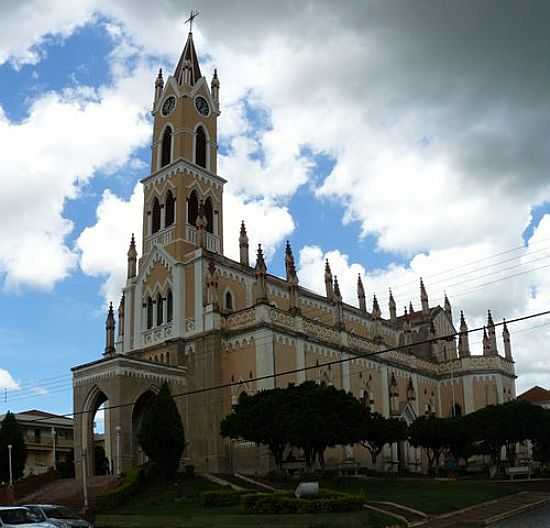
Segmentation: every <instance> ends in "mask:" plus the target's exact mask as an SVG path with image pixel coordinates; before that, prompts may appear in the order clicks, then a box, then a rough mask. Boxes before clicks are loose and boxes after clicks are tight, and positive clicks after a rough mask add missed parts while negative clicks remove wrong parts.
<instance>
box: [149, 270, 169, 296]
mask: <svg viewBox="0 0 550 528" xmlns="http://www.w3.org/2000/svg"><path fill="white" fill-rule="evenodd" d="M171 278H172V274H171V273H170V270H169V269H168V268H167V267H166V266H165V265H164V264H162V263H161V262H157V263H156V264H155V265H154V266H153V269H152V270H151V271H150V272H149V274H148V275H147V278H146V280H145V283H144V286H145V288H144V290H145V291H147V290H149V292H153V290H154V289H155V286H157V285H158V287H159V288H160V290H161V292H162V293H163V294H164V295H165V294H166V283H167V281H168V280H170V279H171Z"/></svg>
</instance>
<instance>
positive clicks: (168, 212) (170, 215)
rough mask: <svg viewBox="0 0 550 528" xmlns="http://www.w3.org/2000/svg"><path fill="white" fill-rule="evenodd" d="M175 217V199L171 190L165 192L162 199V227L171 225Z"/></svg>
mask: <svg viewBox="0 0 550 528" xmlns="http://www.w3.org/2000/svg"><path fill="white" fill-rule="evenodd" d="M175 219H176V200H175V198H174V194H173V193H172V191H171V190H168V192H167V193H166V198H165V199H164V227H168V226H171V225H172V224H173V223H174V221H175Z"/></svg>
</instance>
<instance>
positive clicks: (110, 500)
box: [96, 469, 144, 511]
mask: <svg viewBox="0 0 550 528" xmlns="http://www.w3.org/2000/svg"><path fill="white" fill-rule="evenodd" d="M143 482H144V479H143V476H142V474H141V470H135V469H134V470H131V471H129V472H128V474H127V475H126V477H125V478H124V481H123V482H122V483H121V484H119V485H118V486H117V487H116V488H113V489H112V490H109V491H108V492H107V493H104V494H102V495H98V496H97V498H96V509H97V510H98V511H105V510H112V509H114V508H117V507H118V506H120V505H121V504H123V503H124V502H126V501H127V500H128V499H130V498H131V497H133V496H134V495H135V494H136V493H137V492H138V491H139V490H140V489H141V488H142V487H143Z"/></svg>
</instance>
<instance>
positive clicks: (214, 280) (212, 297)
mask: <svg viewBox="0 0 550 528" xmlns="http://www.w3.org/2000/svg"><path fill="white" fill-rule="evenodd" d="M206 303H207V304H208V305H209V306H211V307H212V309H213V310H214V311H217V310H218V309H219V302H218V271H217V269H216V264H215V263H214V260H213V259H212V258H209V259H208V274H207V279H206Z"/></svg>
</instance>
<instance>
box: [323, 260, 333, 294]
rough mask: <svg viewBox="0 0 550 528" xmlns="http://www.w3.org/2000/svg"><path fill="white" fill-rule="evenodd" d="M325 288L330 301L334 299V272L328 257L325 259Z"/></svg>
mask: <svg viewBox="0 0 550 528" xmlns="http://www.w3.org/2000/svg"><path fill="white" fill-rule="evenodd" d="M325 290H326V293H327V299H328V300H329V301H332V300H334V290H333V286H332V272H331V271H330V264H329V263H328V259H326V261H325Z"/></svg>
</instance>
